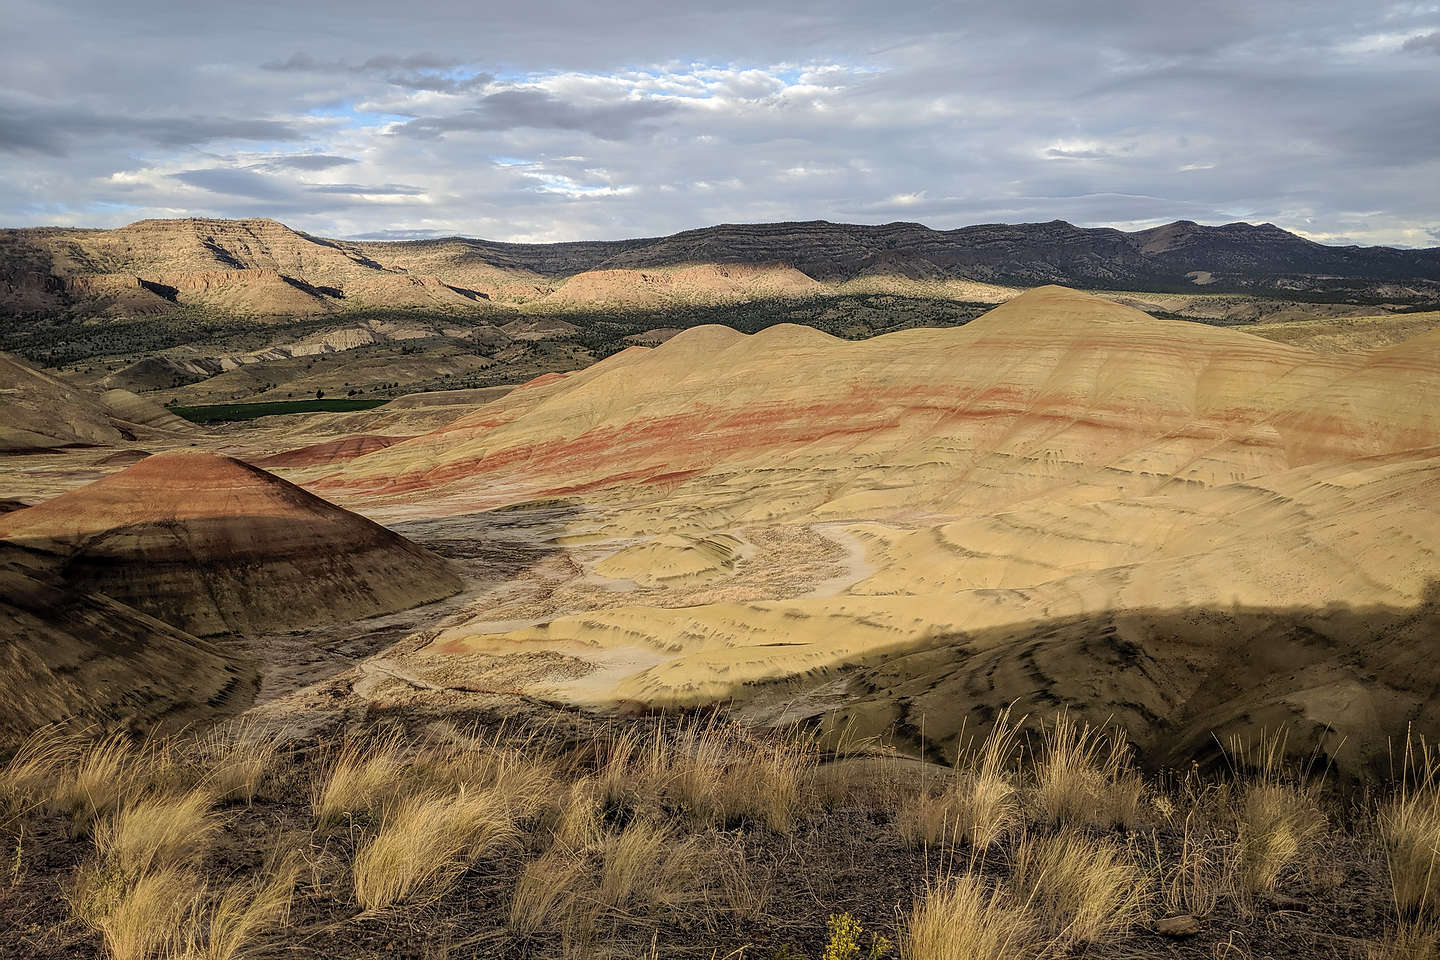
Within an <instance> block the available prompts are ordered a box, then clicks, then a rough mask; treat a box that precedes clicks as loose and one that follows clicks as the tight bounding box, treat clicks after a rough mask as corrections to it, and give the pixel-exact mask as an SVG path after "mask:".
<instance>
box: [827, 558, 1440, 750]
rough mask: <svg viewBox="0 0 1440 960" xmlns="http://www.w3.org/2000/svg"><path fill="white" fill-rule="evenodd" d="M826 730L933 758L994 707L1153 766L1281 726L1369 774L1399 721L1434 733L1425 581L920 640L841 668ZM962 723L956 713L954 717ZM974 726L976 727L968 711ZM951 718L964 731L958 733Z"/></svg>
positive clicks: (1438, 645) (1439, 707)
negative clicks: (1093, 737) (1415, 586)
mask: <svg viewBox="0 0 1440 960" xmlns="http://www.w3.org/2000/svg"><path fill="white" fill-rule="evenodd" d="M845 691H846V699H848V700H849V703H847V704H846V705H845V706H843V707H840V708H839V709H837V710H835V711H834V712H833V713H828V714H827V715H826V716H825V718H824V721H823V723H824V726H825V728H826V729H827V730H828V731H830V732H831V734H832V735H834V734H836V733H837V732H838V731H840V730H847V729H848V730H849V732H850V735H852V736H861V737H864V736H886V735H892V736H894V738H895V739H896V742H897V745H899V746H901V747H902V749H906V750H907V751H908V752H913V753H915V754H916V755H919V756H923V757H929V758H932V759H942V760H945V761H947V762H949V761H952V760H953V759H954V757H955V754H956V750H957V748H958V747H959V746H960V744H961V740H962V737H963V738H964V739H966V740H968V739H969V738H970V737H971V736H972V735H975V734H977V733H978V734H980V735H981V736H983V734H984V732H985V731H986V729H987V727H988V722H989V721H990V720H991V719H993V717H994V716H995V714H996V713H997V712H998V711H999V710H1000V709H1001V708H1003V707H1004V706H1005V705H1006V704H1010V703H1014V705H1015V706H1014V709H1015V711H1016V712H1017V713H1018V714H1027V715H1029V716H1030V717H1032V718H1036V719H1037V720H1043V719H1048V718H1049V717H1051V716H1053V715H1054V714H1055V713H1056V712H1057V711H1060V710H1069V711H1071V712H1073V713H1075V714H1076V715H1078V716H1081V717H1083V718H1084V719H1086V720H1088V721H1090V722H1091V723H1093V724H1106V723H1112V724H1118V725H1120V726H1122V727H1123V728H1124V729H1125V730H1126V731H1127V733H1128V735H1129V737H1130V739H1131V742H1132V743H1133V744H1134V746H1135V747H1136V749H1137V751H1138V753H1139V755H1140V757H1141V759H1142V760H1143V762H1144V763H1145V764H1146V765H1147V766H1148V767H1150V768H1152V769H1158V768H1167V767H1176V766H1180V765H1188V764H1190V763H1191V762H1197V763H1199V764H1201V765H1202V766H1207V765H1208V766H1213V765H1216V764H1220V763H1225V762H1227V761H1226V757H1225V750H1226V749H1227V748H1228V747H1229V745H1230V743H1231V741H1232V740H1234V739H1237V738H1238V739H1239V740H1241V741H1244V742H1247V743H1252V744H1253V743H1254V742H1256V740H1257V739H1258V738H1260V737H1261V736H1262V735H1264V734H1266V733H1269V734H1274V733H1276V732H1277V731H1279V732H1283V733H1284V734H1285V735H1286V737H1287V738H1288V743H1287V749H1288V752H1289V753H1290V754H1291V755H1298V756H1310V757H1314V758H1315V760H1316V762H1317V763H1318V764H1319V765H1320V766H1324V765H1326V764H1329V763H1333V764H1334V765H1335V766H1337V767H1338V768H1340V769H1342V770H1343V771H1345V772H1346V774H1347V775H1365V774H1383V773H1386V772H1388V770H1389V766H1390V760H1389V757H1390V748H1391V745H1392V742H1393V743H1395V744H1399V743H1401V742H1402V741H1403V739H1404V737H1405V736H1406V732H1407V730H1413V732H1414V733H1417V734H1423V735H1424V736H1425V737H1426V738H1427V739H1432V740H1433V739H1435V738H1436V737H1440V582H1433V581H1432V582H1431V583H1430V585H1429V586H1428V588H1427V589H1426V590H1425V592H1424V595H1423V597H1422V599H1421V600H1420V602H1418V603H1417V604H1415V605H1414V606H1410V607H1395V606H1385V605H1375V606H1357V607H1351V606H1347V605H1344V604H1331V605H1328V606H1325V607H1321V608H1291V609H1261V608H1245V607H1236V608H1234V609H1224V610H1222V609H1198V608H1197V609H1180V610H1160V609H1139V610H1126V611H1107V612H1103V613H1096V614H1091V615H1083V616H1075V617H1068V618H1061V619H1056V620H1047V621H1028V622H1022V623H1017V624H1013V625H1009V626H1005V627H1000V628H995V629H989V630H982V631H976V632H975V633H969V634H963V635H959V636H954V637H949V638H945V639H944V640H941V641H936V642H929V643H925V644H924V645H921V646H917V647H915V648H911V649H909V650H906V651H903V652H900V653H897V654H892V655H890V656H887V657H885V658H884V659H883V660H882V661H879V662H872V663H870V664H868V665H863V666H859V667H855V668H852V669H851V670H849V671H847V677H846V682H845ZM967 718H968V722H967ZM977 720H978V721H981V722H980V723H979V724H978V726H977V724H976V721H977ZM962 724H963V725H964V728H963V732H962Z"/></svg>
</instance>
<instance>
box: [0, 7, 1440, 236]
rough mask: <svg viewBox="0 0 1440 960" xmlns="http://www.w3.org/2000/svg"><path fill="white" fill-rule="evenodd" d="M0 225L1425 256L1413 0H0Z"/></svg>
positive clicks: (1425, 196) (1425, 178) (1433, 221)
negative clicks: (1104, 237)
mask: <svg viewBox="0 0 1440 960" xmlns="http://www.w3.org/2000/svg"><path fill="white" fill-rule="evenodd" d="M0 18H3V19H0V22H3V23H5V33H6V35H7V40H6V43H5V53H6V55H5V56H4V57H3V58H0V225H6V226H29V225H49V224H54V225H73V226H91V227H112V226H119V225H122V224H125V223H129V222H132V221H135V220H139V219H144V218H147V217H181V216H207V217H208V216H213V217H271V218H274V219H276V220H280V221H282V222H284V223H286V224H289V225H290V226H293V227H296V228H299V229H302V230H306V231H308V232H311V233H315V234H320V235H325V236H332V237H344V238H373V239H390V238H396V239H398V238H409V237H428V236H448V235H463V236H475V237H486V238H490V239H496V240H512V241H558V240H584V239H615V238H620V237H641V236H657V235H663V234H667V233H672V232H675V231H678V230H684V229H689V228H693V227H700V226H706V225H710V224H714V223H742V222H762V221H777V220H813V219H826V220H833V221H843V222H851V223H887V222H891V221H896V220H907V221H918V222H921V223H925V224H928V225H929V226H932V227H936V228H952V227H959V226H965V225H968V224H974V223H995V222H1006V223H1018V222H1036V221H1048V220H1054V219H1063V220H1068V221H1070V222H1072V223H1077V224H1081V225H1085V226H1115V227H1120V228H1121V229H1138V228H1143V227H1148V226H1154V225H1156V224H1160V223H1165V222H1169V221H1171V220H1178V219H1186V220H1195V221H1198V222H1201V223H1227V222H1232V221H1236V220H1245V221H1249V222H1252V223H1261V222H1272V223H1276V224H1278V225H1280V226H1282V227H1285V228H1286V229H1290V230H1294V231H1296V232H1297V233H1301V234H1302V235H1304V236H1307V237H1310V238H1311V239H1314V240H1319V241H1321V242H1326V243H1362V244H1371V243H1382V244H1391V245H1397V246H1436V245H1440V2H1422V3H1392V2H1387V0H1364V2H1362V0H1189V2H1175V0H1086V2H1083V3H1081V2H1074V0H1007V2H999V3H997V2H993V0H992V2H987V3H983V4H981V3H969V2H943V0H940V2H923V3H922V2H909V0H889V2H876V0H865V2H854V0H825V2H812V0H796V2H788V0H763V2H762V0H727V2H723V3H717V2H711V3H707V4H695V3H690V2H685V0H640V2H629V3H604V2H600V0H519V2H515V3H511V4H506V5H503V6H502V5H499V4H496V3H494V2H492V0H481V2H478V3H455V2H453V0H404V2H398V0H383V2H382V0H347V2H346V3H343V4H342V3H317V2H313V0H283V2H281V0H248V2H246V3H244V4H226V5H220V4H210V3H197V2H194V0H187V2H183V3H182V2H175V0H0Z"/></svg>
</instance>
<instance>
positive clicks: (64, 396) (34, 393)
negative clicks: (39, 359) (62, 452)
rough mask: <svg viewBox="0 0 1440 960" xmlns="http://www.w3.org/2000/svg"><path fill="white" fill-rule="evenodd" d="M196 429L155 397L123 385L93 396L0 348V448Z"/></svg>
mask: <svg viewBox="0 0 1440 960" xmlns="http://www.w3.org/2000/svg"><path fill="white" fill-rule="evenodd" d="M196 432H197V431H196V428H195V426H194V425H193V424H190V423H187V422H186V421H184V420H181V419H180V418H179V417H176V416H175V415H174V414H172V413H170V412H169V411H167V410H165V408H163V407H161V406H160V405H159V404H157V403H154V402H153V401H150V400H146V399H143V398H141V397H137V396H136V395H135V394H133V393H129V392H127V391H125V390H110V391H107V392H105V393H103V394H101V395H99V396H93V395H91V394H90V393H87V392H86V391H83V390H79V389H77V388H75V387H72V386H70V385H69V384H67V383H65V382H64V381H62V380H60V379H59V378H57V377H53V376H51V375H49V374H47V373H42V372H40V371H39V370H36V369H35V368H33V367H31V366H29V365H27V364H25V363H23V362H21V361H20V360H17V359H16V358H14V357H12V356H9V355H8V354H3V353H0V452H10V453H17V452H24V451H27V450H48V449H54V448H56V447H70V446H92V445H103V444H117V443H121V442H124V441H126V440H137V439H143V440H153V439H157V438H169V439H176V438H183V437H186V436H193V435H195V433H196Z"/></svg>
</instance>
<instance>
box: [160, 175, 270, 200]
mask: <svg viewBox="0 0 1440 960" xmlns="http://www.w3.org/2000/svg"><path fill="white" fill-rule="evenodd" d="M172 179H175V180H179V181H180V182H181V183H183V184H185V185H186V186H191V187H199V188H200V189H202V190H209V191H210V192H211V193H223V194H226V195H227V196H231V197H245V198H248V199H254V200H278V199H281V198H283V197H285V196H286V195H287V194H288V193H289V191H288V189H287V188H286V187H285V186H284V185H283V184H280V183H277V182H276V181H275V180H274V179H273V178H271V177H267V176H263V175H262V174H258V173H251V172H250V171H249V170H235V169H226V168H212V169H208V170H182V171H180V172H179V173H176V174H174V175H173V177H172Z"/></svg>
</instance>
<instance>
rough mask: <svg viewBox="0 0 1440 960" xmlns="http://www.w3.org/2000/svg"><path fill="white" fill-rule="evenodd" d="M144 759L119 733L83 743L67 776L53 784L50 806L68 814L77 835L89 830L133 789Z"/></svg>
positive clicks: (116, 806) (139, 777)
mask: <svg viewBox="0 0 1440 960" xmlns="http://www.w3.org/2000/svg"><path fill="white" fill-rule="evenodd" d="M144 762H145V758H144V757H143V756H142V755H141V751H140V750H138V749H137V748H136V747H135V746H134V745H133V744H131V743H130V741H129V739H128V738H126V737H125V736H124V735H123V734H118V733H117V734H114V735H112V736H109V737H105V738H103V739H101V740H97V741H95V742H93V743H90V744H87V745H85V746H84V747H82V748H81V749H80V750H79V755H78V756H77V757H76V759H75V766H74V767H73V769H72V770H71V771H70V773H69V775H68V776H65V777H63V778H61V780H60V782H59V783H58V784H57V785H56V787H55V792H54V794H53V795H52V797H51V809H53V810H55V811H56V812H59V813H62V814H64V815H66V816H68V817H69V818H70V821H71V825H72V828H73V829H74V831H75V832H76V833H77V834H80V835H83V834H86V833H89V831H90V829H91V827H92V826H93V825H94V823H95V821H96V820H98V819H99V818H100V817H102V816H104V815H106V814H108V813H111V812H113V811H115V810H116V809H118V808H119V807H120V805H121V803H122V802H123V801H124V800H125V798H126V797H127V796H129V795H130V793H131V792H132V790H134V789H135V787H136V786H137V785H138V784H137V781H138V780H140V779H141V774H140V768H141V766H142V765H143V764H144Z"/></svg>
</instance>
